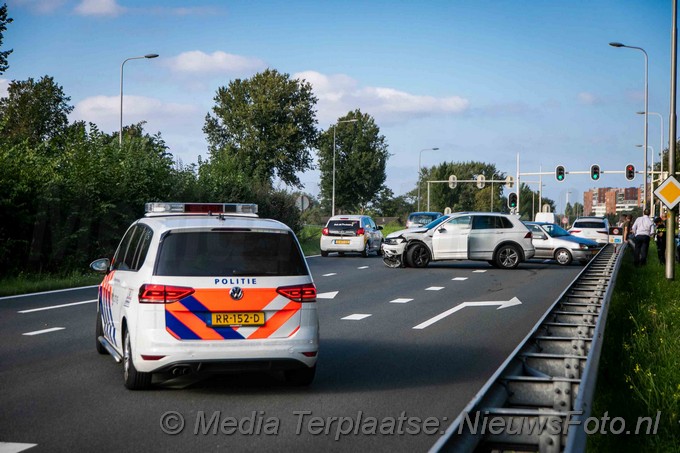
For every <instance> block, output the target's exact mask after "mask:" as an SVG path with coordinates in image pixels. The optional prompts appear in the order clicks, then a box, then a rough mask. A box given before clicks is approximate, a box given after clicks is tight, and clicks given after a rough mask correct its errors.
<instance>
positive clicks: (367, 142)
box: [318, 110, 389, 212]
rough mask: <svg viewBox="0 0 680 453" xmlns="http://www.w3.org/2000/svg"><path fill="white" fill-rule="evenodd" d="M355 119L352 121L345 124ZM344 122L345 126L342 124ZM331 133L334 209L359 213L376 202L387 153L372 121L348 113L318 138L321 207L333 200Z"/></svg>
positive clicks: (327, 207) (360, 114) (354, 112)
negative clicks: (334, 148) (322, 204)
mask: <svg viewBox="0 0 680 453" xmlns="http://www.w3.org/2000/svg"><path fill="white" fill-rule="evenodd" d="M351 120H356V121H354V122H347V121H351ZM343 121H344V122H345V123H343ZM333 134H335V146H336V150H335V209H336V212H359V211H362V210H365V209H366V208H367V207H368V205H369V204H370V203H373V202H376V201H377V200H378V197H379V192H380V191H381V190H382V189H383V185H384V183H385V179H386V177H387V176H386V173H385V167H386V165H387V159H388V158H389V153H388V151H387V144H386V143H385V136H384V135H380V128H379V127H378V126H377V125H376V124H375V120H374V119H373V118H372V117H371V116H370V115H368V114H366V113H361V111H360V110H355V111H353V112H349V113H347V115H345V116H344V117H341V118H339V119H338V122H337V123H336V124H335V125H334V126H332V127H330V128H329V129H328V130H326V131H324V132H323V133H322V134H321V136H320V138H319V151H318V155H319V169H320V171H321V185H320V187H321V196H322V198H323V203H324V207H326V209H327V211H328V212H330V211H331V209H330V208H331V203H332V198H333V155H334V153H333Z"/></svg>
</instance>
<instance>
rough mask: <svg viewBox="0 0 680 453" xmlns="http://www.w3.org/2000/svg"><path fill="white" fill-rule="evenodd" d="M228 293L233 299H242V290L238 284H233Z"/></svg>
mask: <svg viewBox="0 0 680 453" xmlns="http://www.w3.org/2000/svg"><path fill="white" fill-rule="evenodd" d="M229 295H230V296H231V298H232V299H234V300H241V299H243V290H242V289H241V288H239V287H238V286H234V287H233V288H231V291H229Z"/></svg>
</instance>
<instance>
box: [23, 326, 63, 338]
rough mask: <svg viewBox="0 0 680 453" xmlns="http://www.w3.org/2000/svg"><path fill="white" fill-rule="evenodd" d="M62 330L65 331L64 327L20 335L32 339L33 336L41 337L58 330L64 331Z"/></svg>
mask: <svg viewBox="0 0 680 453" xmlns="http://www.w3.org/2000/svg"><path fill="white" fill-rule="evenodd" d="M64 329H66V327H52V328H50V329H43V330H36V331H33V332H26V333H22V335H26V336H29V337H32V336H33V335H42V334H44V333H50V332H56V331H58V330H64Z"/></svg>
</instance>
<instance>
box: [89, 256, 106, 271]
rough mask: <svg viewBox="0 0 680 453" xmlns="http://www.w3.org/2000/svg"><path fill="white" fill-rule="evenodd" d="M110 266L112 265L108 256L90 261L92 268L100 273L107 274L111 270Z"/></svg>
mask: <svg viewBox="0 0 680 453" xmlns="http://www.w3.org/2000/svg"><path fill="white" fill-rule="evenodd" d="M109 266H111V260H109V259H108V258H99V259H98V260H94V261H92V262H91V263H90V269H92V270H93V271H95V272H99V273H100V274H105V273H107V272H108V271H109Z"/></svg>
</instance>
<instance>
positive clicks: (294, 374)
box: [283, 365, 316, 386]
mask: <svg viewBox="0 0 680 453" xmlns="http://www.w3.org/2000/svg"><path fill="white" fill-rule="evenodd" d="M283 374H284V377H285V379H286V382H287V383H288V384H291V385H299V386H303V385H310V384H311V383H312V381H314V375H315V374H316V365H314V366H313V367H311V368H308V367H305V368H296V369H294V370H286V371H284V373H283Z"/></svg>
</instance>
